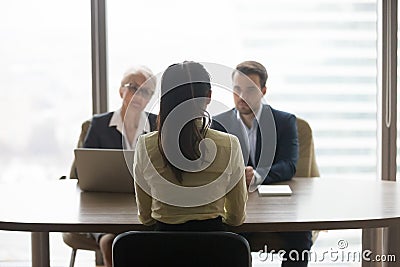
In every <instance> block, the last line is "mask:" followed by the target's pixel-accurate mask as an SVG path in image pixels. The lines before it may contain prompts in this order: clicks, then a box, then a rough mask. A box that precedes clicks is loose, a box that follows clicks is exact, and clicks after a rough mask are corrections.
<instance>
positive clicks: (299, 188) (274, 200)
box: [0, 178, 400, 267]
mask: <svg viewBox="0 0 400 267" xmlns="http://www.w3.org/2000/svg"><path fill="white" fill-rule="evenodd" d="M288 184H289V185H290V186H291V188H292V190H293V195H292V196H285V197H259V196H258V194H257V193H252V194H250V195H249V200H248V203H247V218H246V221H245V223H244V224H243V225H242V226H239V227H235V228H232V231H235V232H246V231H252V232H256V231H296V230H318V229H321V230H322V229H327V230H328V229H352V228H363V229H366V228H378V227H388V229H391V230H392V233H395V234H390V235H388V236H387V238H388V242H389V244H391V245H392V248H391V252H394V253H395V254H396V259H397V261H398V262H399V259H400V244H399V242H400V238H399V232H400V231H399V228H400V183H396V182H386V181H363V180H352V179H346V180H342V179H340V180H337V179H324V178H295V179H293V180H292V181H290V182H288ZM0 203H1V204H0V229H1V230H11V231H29V232H32V266H33V267H47V266H49V265H50V263H49V262H50V261H49V258H50V255H49V232H123V231H129V230H144V229H147V228H146V227H144V226H143V225H141V224H140V223H139V221H138V218H137V208H136V204H135V200H134V196H133V195H130V194H117V193H89V192H82V191H81V190H79V188H77V185H76V181H75V180H60V181H55V182H48V183H36V184H34V183H32V184H27V183H24V184H2V185H1V187H0ZM393 266H394V265H393Z"/></svg>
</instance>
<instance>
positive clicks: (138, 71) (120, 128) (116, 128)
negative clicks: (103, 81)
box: [83, 66, 157, 267]
mask: <svg viewBox="0 0 400 267" xmlns="http://www.w3.org/2000/svg"><path fill="white" fill-rule="evenodd" d="M156 82H157V81H156V77H155V76H154V75H153V73H152V72H151V70H150V69H148V68H147V67H145V66H138V67H133V68H131V69H129V70H128V71H127V72H126V73H125V74H124V75H123V78H122V81H121V85H120V87H119V94H120V96H121V98H122V106H121V108H120V109H118V110H116V111H113V112H107V113H103V114H98V115H95V116H94V117H93V118H92V122H91V126H90V128H89V130H88V133H87V135H86V138H85V141H84V144H83V147H85V148H102V149H128V150H134V148H135V146H136V142H137V139H138V137H139V136H140V135H141V134H143V133H148V132H151V131H154V130H155V129H156V119H157V116H156V115H155V114H152V113H148V112H145V111H144V108H145V107H146V106H147V104H148V103H149V101H150V99H151V97H152V96H153V94H154V91H155V88H156ZM90 235H91V236H92V237H93V238H94V239H96V241H97V242H98V244H99V246H100V250H101V252H102V255H103V261H104V264H105V266H106V267H111V266H112V242H113V240H114V238H115V234H111V233H91V234H90Z"/></svg>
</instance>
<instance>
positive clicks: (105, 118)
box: [83, 112, 157, 149]
mask: <svg viewBox="0 0 400 267" xmlns="http://www.w3.org/2000/svg"><path fill="white" fill-rule="evenodd" d="M113 114H114V112H108V113H103V114H99V115H95V116H93V118H92V123H91V125H90V128H89V131H88V133H87V135H86V138H85V141H84V143H83V147H85V148H104V149H122V148H123V147H122V134H121V133H120V132H119V131H118V130H117V128H116V127H115V126H113V127H110V126H109V124H110V120H111V118H112V116H113ZM146 115H147V118H148V120H149V123H150V131H154V130H156V128H157V126H156V121H157V115H154V114H152V113H147V112H146Z"/></svg>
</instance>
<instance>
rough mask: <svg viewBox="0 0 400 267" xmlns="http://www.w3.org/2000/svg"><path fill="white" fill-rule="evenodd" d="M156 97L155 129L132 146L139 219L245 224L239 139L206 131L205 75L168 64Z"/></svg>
mask: <svg viewBox="0 0 400 267" xmlns="http://www.w3.org/2000/svg"><path fill="white" fill-rule="evenodd" d="M161 94H162V96H161V101H160V113H159V118H158V131H155V132H152V133H149V134H145V135H142V136H140V137H139V139H138V142H137V146H136V151H135V159H134V163H133V172H134V178H135V191H136V201H137V207H138V217H139V220H140V221H141V222H142V223H143V224H144V225H155V230H158V231H224V230H226V228H225V226H226V224H227V225H233V226H237V225H240V224H242V223H243V222H244V220H245V216H246V202H247V188H246V180H245V172H244V168H245V166H244V161H243V156H242V152H241V148H240V144H239V141H238V139H237V137H235V136H233V135H230V134H227V133H222V132H219V131H216V130H212V129H210V128H209V126H210V123H211V121H210V116H209V114H208V113H207V112H206V107H207V105H208V103H209V102H210V101H211V84H210V75H209V73H208V72H207V71H206V69H205V68H204V66H203V65H201V64H199V63H196V62H187V61H185V62H183V63H178V64H173V65H171V66H169V67H168V68H167V69H166V70H165V72H164V73H163V75H162V78H161ZM193 187H195V190H188V188H191V189H193Z"/></svg>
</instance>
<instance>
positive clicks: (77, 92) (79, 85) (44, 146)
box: [0, 0, 92, 182]
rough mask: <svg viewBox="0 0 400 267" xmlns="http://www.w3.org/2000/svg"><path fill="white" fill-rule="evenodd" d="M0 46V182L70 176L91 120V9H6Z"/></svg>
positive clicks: (67, 5) (71, 5) (46, 4)
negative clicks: (76, 149)
mask: <svg viewBox="0 0 400 267" xmlns="http://www.w3.org/2000/svg"><path fill="white" fill-rule="evenodd" d="M72 18H73V19H72ZM0 39H1V40H2V41H1V44H0V57H1V62H0V69H1V73H2V75H1V77H0V80H1V86H2V87H1V89H0V99H1V106H0V110H1V113H2V114H3V116H2V124H3V126H2V130H1V131H0V150H1V153H0V161H1V162H2V168H1V170H0V181H2V182H4V181H13V182H15V181H23V180H56V179H58V178H59V177H60V176H61V175H68V174H69V168H70V166H71V162H72V159H73V148H74V147H75V146H76V143H77V140H78V137H79V133H80V124H81V123H82V122H83V121H84V120H85V119H88V118H90V116H91V107H92V106H91V90H90V88H91V65H90V64H91V61H90V60H91V57H90V56H91V54H90V6H89V2H88V3H84V2H81V1H76V0H75V1H68V2H62V3H61V2H54V1H46V0H40V1H34V2H32V1H17V2H7V4H3V5H2V8H1V10H0Z"/></svg>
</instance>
